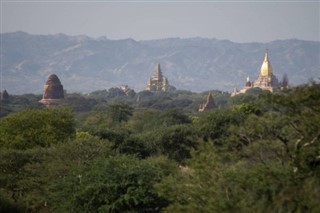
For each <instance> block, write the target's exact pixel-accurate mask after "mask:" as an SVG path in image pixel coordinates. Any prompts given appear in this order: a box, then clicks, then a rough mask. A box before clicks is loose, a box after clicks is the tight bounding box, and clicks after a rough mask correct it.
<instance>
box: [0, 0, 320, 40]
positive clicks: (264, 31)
mask: <svg viewBox="0 0 320 213" xmlns="http://www.w3.org/2000/svg"><path fill="white" fill-rule="evenodd" d="M0 1H1V32H14V31H20V30H21V31H25V32H28V33H31V34H56V33H65V34H68V35H80V34H85V35H88V36H91V37H95V38H97V37H100V36H106V37H107V38H110V39H123V38H133V39H136V40H146V39H158V38H167V37H181V38H189V37H205V38H217V39H228V40H231V41H235V42H252V41H258V42H268V41H273V40H277V39H288V38H297V39H303V40H317V41H319V40H320V24H319V19H320V17H319V16H320V15H319V14H320V12H319V11H320V3H319V2H320V1H299V2H297V1H262V2H261V1H258V0H257V1H241V2H239V1H229V2H225V1H131V2H130V1H122V2H118V1H103V0H100V1H72V0H71V1H63V0H59V1H48V0H42V1H26V0H24V1H23V0H20V1H15V0H8V1H6V0H0Z"/></svg>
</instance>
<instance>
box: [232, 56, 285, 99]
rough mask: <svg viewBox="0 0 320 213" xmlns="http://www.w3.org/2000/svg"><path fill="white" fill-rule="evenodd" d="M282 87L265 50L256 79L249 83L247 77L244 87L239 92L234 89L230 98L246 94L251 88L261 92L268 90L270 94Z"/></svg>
mask: <svg viewBox="0 0 320 213" xmlns="http://www.w3.org/2000/svg"><path fill="white" fill-rule="evenodd" d="M282 87H283V85H282V84H281V83H280V82H279V80H278V79H277V77H276V76H275V75H274V74H273V69H272V65H271V63H270V60H269V56H268V50H266V52H265V54H264V59H263V62H262V65H261V68H260V73H259V76H258V78H257V79H256V80H255V81H254V82H252V83H251V81H250V78H249V76H248V77H247V80H246V83H245V87H244V88H242V89H241V90H240V91H239V90H238V89H236V88H235V89H234V90H233V92H232V93H231V96H234V95H237V94H240V93H246V92H247V90H249V89H251V88H260V89H262V90H268V91H270V92H274V91H275V90H277V89H281V88H282Z"/></svg>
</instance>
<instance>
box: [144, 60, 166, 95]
mask: <svg viewBox="0 0 320 213" xmlns="http://www.w3.org/2000/svg"><path fill="white" fill-rule="evenodd" d="M169 87H170V86H169V82H168V79H167V78H166V77H164V76H163V75H162V72H161V68H160V64H159V63H158V64H156V67H155V70H154V74H153V76H152V77H151V78H150V79H149V80H148V82H147V88H146V89H147V90H148V91H151V92H167V91H168V89H169Z"/></svg>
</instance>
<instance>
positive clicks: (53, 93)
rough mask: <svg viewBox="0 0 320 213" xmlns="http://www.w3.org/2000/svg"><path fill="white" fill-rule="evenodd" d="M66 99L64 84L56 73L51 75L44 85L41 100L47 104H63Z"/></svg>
mask: <svg viewBox="0 0 320 213" xmlns="http://www.w3.org/2000/svg"><path fill="white" fill-rule="evenodd" d="M63 99H64V92H63V86H62V84H61V82H60V80H59V78H58V76H56V75H55V74H52V75H50V76H49V78H48V80H47V82H46V84H45V85H44V87H43V96H42V99H41V100H40V101H39V102H40V103H42V104H44V105H46V106H56V105H61V104H62V103H63Z"/></svg>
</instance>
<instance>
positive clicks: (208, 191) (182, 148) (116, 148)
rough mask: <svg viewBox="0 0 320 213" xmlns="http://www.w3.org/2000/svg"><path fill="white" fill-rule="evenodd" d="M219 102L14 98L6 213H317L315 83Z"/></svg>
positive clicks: (5, 128)
mask: <svg viewBox="0 0 320 213" xmlns="http://www.w3.org/2000/svg"><path fill="white" fill-rule="evenodd" d="M212 94H213V97H214V99H215V101H216V104H217V105H218V107H217V108H216V109H213V110H211V111H208V112H204V113H197V107H198V106H199V104H201V103H203V102H204V101H205V99H206V95H207V93H192V92H188V91H175V92H172V93H167V94H153V93H150V92H146V91H144V92H140V93H138V94H135V93H132V94H130V95H126V94H123V93H121V91H120V90H118V89H116V88H112V89H109V90H108V91H107V90H102V91H96V92H93V93H90V94H88V95H82V94H66V95H65V96H66V98H65V106H60V107H49V108H45V107H43V106H41V105H40V104H39V103H38V100H40V98H41V96H38V95H31V94H29V95H19V96H18V95H16V96H10V98H9V99H8V100H4V101H3V103H1V118H0V212H139V213H140V212H170V213H171V212H175V213H176V212H177V213H179V212H183V213H186V212H188V213H189V212H190V213H193V212H204V213H205V212H208V213H209V212H246V213H247V212H319V211H320V202H319V200H320V85H319V84H316V83H310V84H308V85H303V86H298V87H294V88H291V89H287V90H285V91H282V92H281V93H275V94H271V93H269V92H263V91H260V90H256V89H254V90H251V91H250V92H248V93H247V94H241V95H237V96H234V97H230V94H228V93H224V92H220V91H213V92H212ZM138 97H139V98H138ZM137 99H138V100H137Z"/></svg>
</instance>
